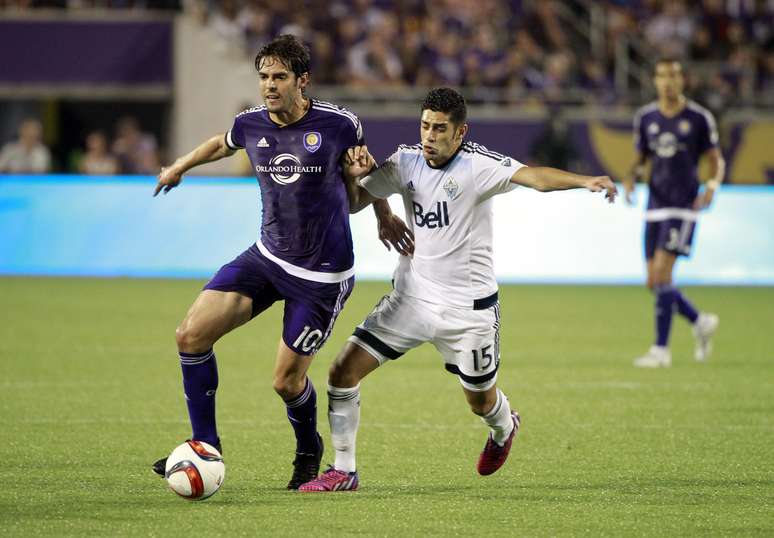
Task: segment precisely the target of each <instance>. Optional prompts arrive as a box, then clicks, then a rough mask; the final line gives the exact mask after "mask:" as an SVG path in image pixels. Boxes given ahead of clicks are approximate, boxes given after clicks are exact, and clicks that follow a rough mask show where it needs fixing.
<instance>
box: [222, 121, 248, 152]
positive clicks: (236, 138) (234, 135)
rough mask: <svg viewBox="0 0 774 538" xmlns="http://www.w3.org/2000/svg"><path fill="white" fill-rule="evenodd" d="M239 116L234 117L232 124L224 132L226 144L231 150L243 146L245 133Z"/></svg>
mask: <svg viewBox="0 0 774 538" xmlns="http://www.w3.org/2000/svg"><path fill="white" fill-rule="evenodd" d="M241 120H242V119H241V117H240V116H237V117H236V118H234V125H233V126H232V127H231V129H229V130H228V132H226V145H227V146H228V147H229V148H230V149H233V150H238V149H242V148H244V147H245V133H244V126H243V124H242V121H241Z"/></svg>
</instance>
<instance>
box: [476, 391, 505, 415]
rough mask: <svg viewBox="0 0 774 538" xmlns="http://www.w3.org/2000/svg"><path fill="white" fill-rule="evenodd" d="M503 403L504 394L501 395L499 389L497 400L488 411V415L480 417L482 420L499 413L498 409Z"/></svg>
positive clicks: (501, 392)
mask: <svg viewBox="0 0 774 538" xmlns="http://www.w3.org/2000/svg"><path fill="white" fill-rule="evenodd" d="M504 402H505V394H503V391H501V390H500V389H497V400H496V401H495V404H494V405H493V406H492V409H490V410H489V412H488V413H486V414H485V415H481V416H482V418H484V419H487V418H492V417H493V416H495V415H496V414H497V413H499V412H500V408H501V407H502V406H503V403H504Z"/></svg>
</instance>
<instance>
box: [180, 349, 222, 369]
mask: <svg viewBox="0 0 774 538" xmlns="http://www.w3.org/2000/svg"><path fill="white" fill-rule="evenodd" d="M178 355H179V356H180V364H182V365H184V366H193V365H195V364H202V363H203V362H207V361H208V360H210V359H211V358H213V357H214V356H215V352H214V351H213V350H212V348H210V349H209V350H207V351H204V352H202V353H183V352H182V351H178Z"/></svg>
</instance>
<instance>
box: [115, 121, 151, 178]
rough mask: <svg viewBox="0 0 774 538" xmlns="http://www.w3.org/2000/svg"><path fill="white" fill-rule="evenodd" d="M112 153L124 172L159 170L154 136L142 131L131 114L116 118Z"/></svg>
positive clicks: (149, 172)
mask: <svg viewBox="0 0 774 538" xmlns="http://www.w3.org/2000/svg"><path fill="white" fill-rule="evenodd" d="M113 153H114V154H115V155H116V156H117V157H118V160H119V163H120V164H121V172H122V173H124V174H157V173H158V171H159V158H158V151H157V146H156V138H155V137H154V136H153V135H152V134H149V133H143V132H142V131H141V130H140V124H139V123H138V122H137V119H136V118H134V117H132V116H125V117H123V118H121V119H120V120H118V123H117V124H116V139H115V142H113Z"/></svg>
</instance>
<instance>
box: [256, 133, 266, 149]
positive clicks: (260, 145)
mask: <svg viewBox="0 0 774 538" xmlns="http://www.w3.org/2000/svg"><path fill="white" fill-rule="evenodd" d="M255 147H257V148H268V147H269V143H268V142H267V141H266V137H265V136H262V137H261V139H260V140H259V141H258V143H257V144H256V145H255Z"/></svg>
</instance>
